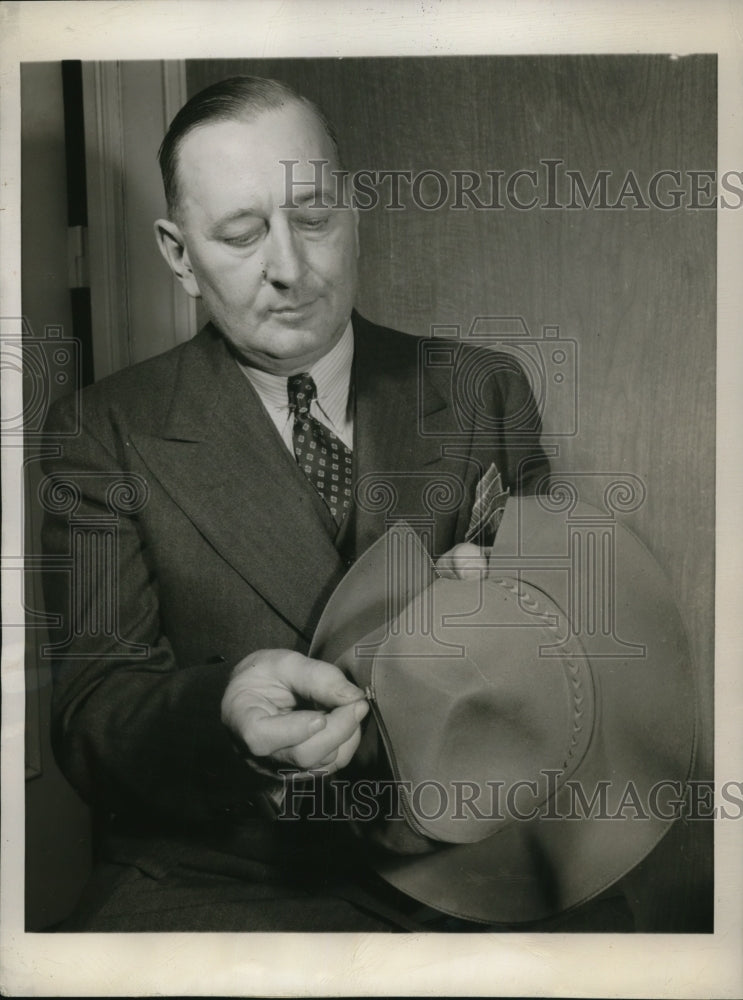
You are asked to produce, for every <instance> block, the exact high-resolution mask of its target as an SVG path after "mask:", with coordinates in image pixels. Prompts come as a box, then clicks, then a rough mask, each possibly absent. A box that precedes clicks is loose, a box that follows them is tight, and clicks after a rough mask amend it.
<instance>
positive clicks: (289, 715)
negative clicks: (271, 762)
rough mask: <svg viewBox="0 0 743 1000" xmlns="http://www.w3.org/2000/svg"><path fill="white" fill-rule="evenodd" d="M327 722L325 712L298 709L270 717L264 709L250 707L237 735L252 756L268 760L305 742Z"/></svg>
mask: <svg viewBox="0 0 743 1000" xmlns="http://www.w3.org/2000/svg"><path fill="white" fill-rule="evenodd" d="M327 720H328V716H327V715H326V714H325V713H324V712H312V711H309V710H308V711H301V710H298V711H295V712H285V713H280V714H278V715H271V714H269V713H268V712H267V711H266V710H265V709H264V708H249V709H248V710H247V711H246V713H245V716H244V719H243V723H242V726H241V732H240V735H241V736H242V738H243V740H244V742H245V745H246V746H247V748H248V750H249V751H250V752H251V753H252V754H253V756H254V757H271V756H276V755H277V754H278V753H279V751H281V750H289V749H291V748H293V747H295V746H297V744H302V743H305V742H306V741H307V740H309V739H310V738H311V737H312V736H314V735H315V734H317V733H318V732H321V731H322V730H323V729H325V727H326V726H327Z"/></svg>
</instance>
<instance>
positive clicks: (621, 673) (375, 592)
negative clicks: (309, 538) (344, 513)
mask: <svg viewBox="0 0 743 1000" xmlns="http://www.w3.org/2000/svg"><path fill="white" fill-rule="evenodd" d="M570 517H571V518H572V523H574V524H575V523H581V524H582V525H585V524H587V523H589V522H591V520H593V522H594V523H595V524H596V525H598V526H599V528H601V525H602V524H603V525H604V526H606V518H605V517H604V518H602V515H601V514H600V513H599V512H598V511H596V510H595V509H594V508H592V507H589V506H588V505H586V504H580V505H578V507H577V509H576V508H575V507H574V508H573V509H572V510H571V511H570ZM566 526H567V515H566V514H565V513H564V512H562V511H559V510H557V511H555V510H550V509H549V507H548V506H545V505H544V504H543V503H542V501H541V500H540V499H539V498H536V497H512V498H511V499H510V500H509V502H508V505H507V508H506V513H505V516H504V518H503V521H502V523H501V525H500V528H499V532H498V536H497V538H496V543H495V546H494V548H493V553H492V556H491V573H495V572H501V571H505V572H508V573H509V574H512V575H513V574H515V575H516V576H517V578H518V579H519V581H520V582H521V583H523V584H524V585H525V586H527V587H528V586H533V587H536V588H538V589H539V590H540V591H541V592H543V593H546V594H548V595H549V596H550V599H551V600H552V601H553V602H554V603H555V604H556V605H557V606H559V607H561V608H562V609H563V611H564V612H565V614H566V616H567V615H569V614H573V615H574V614H575V612H574V610H572V609H570V607H569V606H570V603H571V594H573V595H574V586H573V590H571V580H570V575H569V574H566V573H565V572H564V569H565V565H564V564H565V558H566V556H569V551H567V552H566V537H567V534H566ZM611 531H612V538H613V542H612V553H611V562H612V566H611V570H612V581H611V582H612V588H611V601H612V608H611V629H609V630H608V633H609V634H604V633H606V632H607V630H606V629H604V630H602V629H600V628H599V629H595V628H594V632H593V635H588V637H587V638H588V641H586V642H584V648H585V653H586V659H585V663H586V665H587V667H588V669H589V670H590V674H591V678H592V682H593V688H594V692H595V714H594V725H593V731H592V733H591V737H590V742H589V745H588V748H587V750H586V752H585V753H584V756H583V758H582V760H581V762H580V764H579V766H578V767H577V770H576V771H575V772H574V773H573V774H572V775H571V779H570V782H569V783H568V784H567V785H562V786H559V787H558V790H557V791H556V793H555V794H554V795H553V796H552V797H551V798H550V799H549V801H548V802H547V803H546V804H545V805H544V807H543V808H541V809H540V810H539V811H538V813H537V815H536V816H534V817H533V818H530V819H521V818H513V819H512V820H511V821H510V822H508V823H505V824H504V825H502V826H501V827H500V828H499V829H498V831H497V832H496V833H494V834H493V835H491V836H489V837H487V838H486V839H484V840H480V841H479V842H477V843H466V844H455V845H445V846H442V847H440V848H437V849H436V850H434V851H433V852H430V853H425V854H419V855H404V856H400V855H395V854H393V853H391V852H389V851H382V850H379V849H375V848H374V847H373V846H370V849H369V850H370V856H369V860H370V863H371V864H372V865H373V867H374V868H375V869H376V870H377V872H378V873H379V874H380V875H381V876H382V877H383V878H385V879H386V880H387V881H388V882H390V883H391V884H392V885H394V886H395V887H396V888H398V889H400V890H401V891H402V892H404V893H406V894H407V895H410V896H412V897H413V898H415V899H418V900H420V901H421V902H422V903H425V904H427V905H429V906H432V907H434V908H436V909H439V910H441V911H442V912H445V913H449V914H452V915H455V916H458V917H462V918H465V919H468V920H473V921H479V922H484V923H506V924H517V923H529V922H533V921H537V920H541V919H543V918H546V917H549V916H552V915H554V914H557V913H560V912H562V911H565V910H568V909H571V908H573V907H575V906H578V905H580V904H581V903H583V902H585V901H587V900H588V899H590V898H592V897H593V896H595V895H597V894H599V893H600V892H602V891H603V890H605V889H606V888H608V887H609V886H610V885H612V884H613V883H614V882H616V881H617V880H619V879H620V878H622V876H623V875H625V874H626V873H627V872H629V871H630V870H631V869H632V868H634V867H635V866H636V865H637V864H639V862H640V861H642V859H643V858H644V857H646V856H647V854H649V853H650V851H651V850H652V849H653V848H654V847H655V845H656V844H657V843H658V841H659V840H660V839H661V838H662V837H663V836H664V834H665V833H666V832H667V830H668V829H669V828H670V826H671V824H672V822H673V816H674V807H673V803H676V802H678V800H679V798H680V793H681V794H682V792H683V788H684V786H685V783H686V781H687V780H688V777H689V775H690V773H691V770H692V767H693V762H694V751H695V727H696V710H695V705H696V698H695V684H694V679H693V674H692V667H691V660H690V652H689V643H688V640H687V637H686V633H685V629H684V626H683V622H682V620H681V616H680V614H679V612H678V610H677V608H676V605H675V602H674V601H673V599H672V597H671V594H670V587H669V585H668V582H667V581H666V580H665V578H664V576H663V574H662V572H661V570H660V568H659V567H658V565H657V563H656V561H655V559H654V558H653V557H652V555H651V554H650V553H649V552H648V551H647V549H646V548H645V547H644V546H643V545H642V543H641V542H640V541H639V540H638V539H637V538H636V537H635V536H634V535H633V534H632V533H631V532H630V531H629V530H628V529H626V528H625V527H624V526H622V525H621V524H620V523H618V522H615V521H612V522H611ZM393 546H398V548H399V547H400V546H402V547H403V548H404V550H405V552H406V561H405V563H406V566H407V570H406V572H405V573H404V574H403V578H402V579H401V580H399V581H398V583H393V589H394V588H395V587H398V586H399V587H400V588H401V590H402V595H403V597H404V598H405V599H410V598H411V597H413V596H414V595H415V594H416V593H419V592H420V591H421V590H422V589H423V588H425V587H427V586H430V585H431V583H432V582H433V581H434V580H435V578H436V573H435V570H434V568H433V565H432V563H431V560H430V558H429V557H428V555H427V553H426V552H425V550H424V549H423V547H422V545H421V543H420V542H419V541H418V539H417V536H416V535H415V533H414V532H413V531H412V529H410V528H408V527H407V526H404V525H396V526H394V527H393V528H392V529H390V532H388V534H387V535H386V536H385V537H384V538H382V539H380V540H379V541H378V542H377V543H375V545H373V546H372V547H371V548H370V549H369V550H367V552H366V553H365V554H364V555H363V556H362V557H361V559H359V560H358V562H357V563H356V564H355V565H354V567H353V568H352V569H351V571H350V572H349V574H348V575H347V576H346V577H345V578H344V580H343V582H342V583H341V584H340V585H339V587H338V588H337V590H336V592H335V593H334V594H333V596H332V597H331V600H330V602H329V604H328V606H327V608H326V609H325V613H324V614H323V616H322V618H321V621H320V623H319V625H318V629H317V632H316V636H315V640H314V641H313V645H312V655H315V656H322V657H323V658H327V659H331V660H332V661H333V662H342V663H343V664H349V663H351V664H352V665H353V673H354V676H355V677H356V678H357V680H360V682H362V683H363V682H364V679H365V678H366V677H368V675H369V672H370V669H371V665H372V663H373V657H372V656H371V655H370V653H369V649H370V648H372V647H373V643H371V642H370V641H369V637H370V636H372V635H373V633H374V632H375V631H376V630H378V628H379V627H380V625H383V624H384V621H385V619H386V616H388V615H389V613H390V600H391V596H390V593H389V590H390V580H389V579H388V572H387V563H388V553H389V551H390V549H391V547H393ZM589 575H590V574H589ZM589 582H590V581H589ZM583 583H585V581H583ZM572 584H573V585H574V584H575V580H574V579H573V580H572ZM400 600H401V595H400V594H398V595H397V606H399V604H400ZM392 603H393V604H394V603H395V595H393V596H392ZM453 627H454V628H455V629H456V626H453ZM544 652H545V651H544V648H542V650H541V652H540V650H539V649H535V656H537V657H539V656H543V655H544ZM359 653H360V654H361V655H359ZM573 653H574V650H573ZM408 710H409V711H410V710H411V709H410V707H408ZM546 763H548V762H546ZM576 784H577V785H578V786H579V789H580V793H581V795H580V796H579V797H577V793H576V787H575V786H576ZM594 796H598V797H597V798H595V799H594V806H593V807H592V808H591V809H588V808H586V803H588V804H590V803H591V800H592V798H594Z"/></svg>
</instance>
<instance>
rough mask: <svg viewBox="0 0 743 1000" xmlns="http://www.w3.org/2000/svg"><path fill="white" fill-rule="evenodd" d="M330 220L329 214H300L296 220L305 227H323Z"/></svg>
mask: <svg viewBox="0 0 743 1000" xmlns="http://www.w3.org/2000/svg"><path fill="white" fill-rule="evenodd" d="M329 221H330V216H329V215H298V216H296V222H297V223H298V224H299V225H300V226H302V227H303V228H304V229H322V228H323V227H324V226H326V225H327V224H328V222H329Z"/></svg>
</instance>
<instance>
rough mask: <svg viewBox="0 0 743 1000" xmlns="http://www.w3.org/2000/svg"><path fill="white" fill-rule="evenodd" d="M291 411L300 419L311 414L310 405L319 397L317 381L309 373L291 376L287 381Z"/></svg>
mask: <svg viewBox="0 0 743 1000" xmlns="http://www.w3.org/2000/svg"><path fill="white" fill-rule="evenodd" d="M286 388H287V393H288V396H289V409H290V410H292V411H293V412H294V413H295V414H296V415H297V416H298V417H304V416H306V415H307V414H308V413H309V412H310V404H311V403H312V400H313V399H315V397H316V396H317V386H316V385H315V380H314V379H313V378H312V376H311V375H309V374H308V373H307V372H301V374H299V375H290V376H289V378H288V379H287V385H286Z"/></svg>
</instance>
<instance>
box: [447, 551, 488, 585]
mask: <svg viewBox="0 0 743 1000" xmlns="http://www.w3.org/2000/svg"><path fill="white" fill-rule="evenodd" d="M487 569H488V560H487V556H486V555H485V554H484V553H483V550H482V549H481V548H480V547H479V546H477V545H473V544H472V543H471V542H462V543H461V544H459V545H455V546H454V548H453V549H450V550H449V551H448V552H445V553H444V554H443V556H441V557H440V558H439V560H438V562H437V563H436V571H437V572H438V574H439V575H440V576H443V577H444V578H445V579H448V580H467V579H477V578H478V577H480V576H482V574H483V573H486V572H487Z"/></svg>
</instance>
